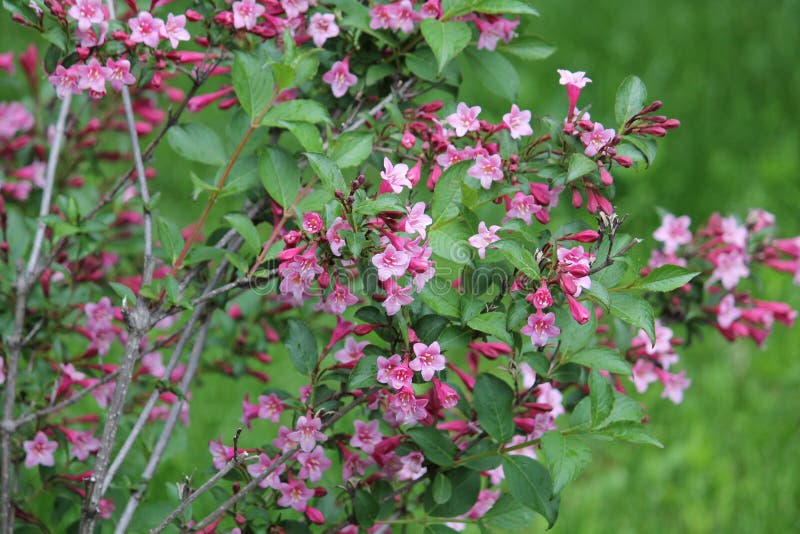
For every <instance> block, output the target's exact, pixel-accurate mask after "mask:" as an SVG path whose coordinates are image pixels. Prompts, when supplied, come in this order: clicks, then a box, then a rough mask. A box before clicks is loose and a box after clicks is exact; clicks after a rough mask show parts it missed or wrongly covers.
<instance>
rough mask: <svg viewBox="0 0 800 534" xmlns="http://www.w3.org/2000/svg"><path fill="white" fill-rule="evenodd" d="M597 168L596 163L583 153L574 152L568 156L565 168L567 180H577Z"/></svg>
mask: <svg viewBox="0 0 800 534" xmlns="http://www.w3.org/2000/svg"><path fill="white" fill-rule="evenodd" d="M596 170H597V163H596V162H595V161H593V160H591V159H589V158H587V157H586V156H584V155H583V154H580V153H575V154H573V155H572V156H570V158H569V167H568V168H567V182H568V183H569V182H571V181H573V180H577V179H578V178H581V177H583V176H586V175H587V174H589V173H591V172H594V171H596Z"/></svg>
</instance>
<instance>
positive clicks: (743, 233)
mask: <svg viewBox="0 0 800 534" xmlns="http://www.w3.org/2000/svg"><path fill="white" fill-rule="evenodd" d="M719 226H720V230H721V231H722V235H721V236H720V237H722V241H723V242H724V243H728V244H729V245H733V246H736V247H739V248H740V249H742V250H744V249H745V248H746V247H747V228H746V227H745V226H742V225H740V224H739V223H738V222H737V221H736V217H725V218H724V219H722V220H721V221H720V224H719Z"/></svg>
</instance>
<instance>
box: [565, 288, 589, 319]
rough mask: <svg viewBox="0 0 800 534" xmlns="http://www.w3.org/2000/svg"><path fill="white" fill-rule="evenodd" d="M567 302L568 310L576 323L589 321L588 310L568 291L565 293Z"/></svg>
mask: <svg viewBox="0 0 800 534" xmlns="http://www.w3.org/2000/svg"><path fill="white" fill-rule="evenodd" d="M566 297H567V302H568V303H569V312H570V313H571V314H572V318H573V319H575V321H577V322H578V324H586V323H588V322H589V310H587V309H586V307H585V306H583V304H581V303H580V302H578V301H577V300H575V298H574V297H573V296H572V295H570V294H569V293H567V294H566Z"/></svg>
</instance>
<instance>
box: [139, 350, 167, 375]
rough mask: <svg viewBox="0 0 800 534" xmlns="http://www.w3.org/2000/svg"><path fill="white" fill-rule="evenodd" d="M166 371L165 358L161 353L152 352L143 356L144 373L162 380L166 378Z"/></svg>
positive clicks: (142, 370)
mask: <svg viewBox="0 0 800 534" xmlns="http://www.w3.org/2000/svg"><path fill="white" fill-rule="evenodd" d="M166 370H167V369H166V367H164V357H163V356H162V355H161V353H160V352H150V353H148V354H145V355H144V356H142V367H141V372H142V373H146V374H148V375H151V376H154V377H156V378H161V377H162V376H164V371H166Z"/></svg>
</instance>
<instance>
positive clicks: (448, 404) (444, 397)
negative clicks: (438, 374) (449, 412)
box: [433, 378, 461, 408]
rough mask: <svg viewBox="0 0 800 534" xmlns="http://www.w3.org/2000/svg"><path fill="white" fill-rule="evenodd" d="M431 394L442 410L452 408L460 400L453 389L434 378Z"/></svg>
mask: <svg viewBox="0 0 800 534" xmlns="http://www.w3.org/2000/svg"><path fill="white" fill-rule="evenodd" d="M433 392H434V393H435V394H436V399H437V400H438V401H439V404H440V405H441V406H442V408H453V407H454V406H455V405H456V404H458V399H460V398H461V397H460V396H459V395H458V392H457V391H456V390H455V389H453V388H451V387H450V386H448V385H447V384H445V383H444V382H440V381H439V380H437V379H436V378H434V379H433Z"/></svg>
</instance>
